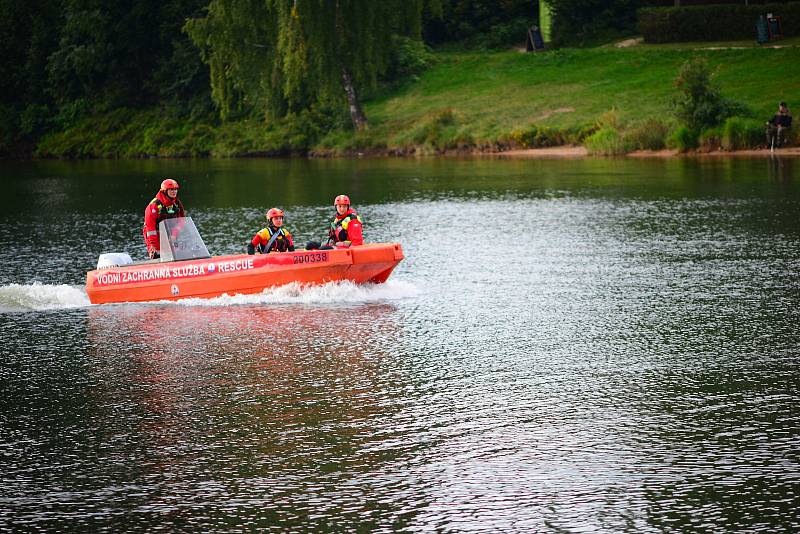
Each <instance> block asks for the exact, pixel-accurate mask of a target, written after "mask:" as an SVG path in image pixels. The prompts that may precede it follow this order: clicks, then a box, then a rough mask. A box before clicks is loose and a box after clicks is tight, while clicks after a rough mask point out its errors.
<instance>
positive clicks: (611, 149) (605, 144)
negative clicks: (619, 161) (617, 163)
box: [584, 126, 630, 156]
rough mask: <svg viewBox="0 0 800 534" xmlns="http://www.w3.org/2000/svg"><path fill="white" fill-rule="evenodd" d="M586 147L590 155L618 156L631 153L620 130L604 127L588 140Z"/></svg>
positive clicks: (585, 143)
mask: <svg viewBox="0 0 800 534" xmlns="http://www.w3.org/2000/svg"><path fill="white" fill-rule="evenodd" d="M584 146H585V147H586V150H588V151H589V153H590V154H594V155H598V156H618V155H621V154H625V153H627V152H628V151H629V148H630V147H629V146H626V143H625V139H624V138H623V136H622V135H621V134H620V132H619V130H616V129H615V128H611V127H608V126H606V127H603V128H600V129H599V130H597V131H596V132H594V133H593V134H592V135H590V136H589V137H587V138H586V140H585V141H584Z"/></svg>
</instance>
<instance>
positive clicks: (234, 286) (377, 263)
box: [86, 243, 404, 304]
mask: <svg viewBox="0 0 800 534" xmlns="http://www.w3.org/2000/svg"><path fill="white" fill-rule="evenodd" d="M403 257H404V256H403V249H402V247H401V246H400V245H399V244H397V243H374V244H368V245H361V246H358V247H351V248H341V249H333V250H301V251H296V252H283V253H272V254H256V255H247V254H237V255H232V256H215V257H212V258H205V259H196V260H186V261H174V262H163V263H160V262H148V263H142V264H135V265H127V266H124V267H111V268H107V269H97V270H94V271H89V272H88V273H86V294H87V295H88V296H89V301H90V302H91V303H92V304H105V303H111V302H143V301H157V300H176V299H182V298H190V297H193V298H213V297H218V296H220V295H224V294H228V295H234V294H253V293H260V292H262V291H264V290H265V289H267V288H270V287H277V286H281V285H286V284H290V283H292V282H297V283H300V284H324V283H328V282H337V281H343V280H349V281H352V282H355V283H357V284H363V283H367V282H372V283H383V282H385V281H386V279H387V278H388V277H389V275H390V274H391V272H392V270H393V269H394V268H395V267H396V266H397V264H398V263H399V262H400V261H401V260H402V259H403Z"/></svg>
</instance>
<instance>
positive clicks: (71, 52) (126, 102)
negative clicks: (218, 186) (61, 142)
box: [0, 0, 211, 155]
mask: <svg viewBox="0 0 800 534" xmlns="http://www.w3.org/2000/svg"><path fill="white" fill-rule="evenodd" d="M204 3H205V2H204V0H129V1H122V0H107V1H103V0H30V1H27V2H18V1H14V0H3V1H0V54H1V55H2V57H3V61H2V62H0V132H1V133H2V135H0V155H2V154H3V153H6V154H8V153H12V154H14V153H17V152H23V153H24V152H26V151H27V150H29V149H30V147H31V146H32V145H33V144H35V143H36V141H37V140H38V139H39V138H40V137H41V136H42V135H43V134H44V133H46V132H48V131H58V130H62V129H64V128H67V127H69V126H70V125H71V124H74V123H75V122H76V121H78V120H80V119H81V118H82V117H85V116H87V115H88V114H91V113H96V112H97V111H110V110H114V109H120V108H123V107H153V106H159V105H160V106H168V107H169V108H170V112H171V113H173V114H176V115H178V116H189V115H191V116H195V117H197V116H198V115H202V114H205V113H208V111H210V109H211V108H210V106H209V104H210V100H209V98H208V94H209V91H208V72H207V69H206V68H205V66H204V65H203V64H202V63H201V61H200V58H199V56H198V54H197V51H196V49H195V48H194V47H193V46H192V45H191V43H190V42H189V39H188V38H187V37H186V36H185V35H184V34H183V33H182V32H181V31H180V29H181V26H182V25H183V23H184V19H185V18H186V17H187V16H188V15H189V14H191V13H194V12H195V11H196V10H198V9H200V8H201V7H202V6H203V4H204Z"/></svg>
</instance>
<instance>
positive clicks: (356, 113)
mask: <svg viewBox="0 0 800 534" xmlns="http://www.w3.org/2000/svg"><path fill="white" fill-rule="evenodd" d="M342 85H344V92H345V93H346V94H347V104H348V106H350V119H352V121H353V127H354V128H355V129H356V130H363V129H364V128H366V127H367V116H366V115H364V111H363V110H362V109H361V103H360V102H359V101H358V95H357V94H356V88H355V87H353V78H352V77H351V76H350V72H349V71H348V70H347V69H346V68H345V67H342Z"/></svg>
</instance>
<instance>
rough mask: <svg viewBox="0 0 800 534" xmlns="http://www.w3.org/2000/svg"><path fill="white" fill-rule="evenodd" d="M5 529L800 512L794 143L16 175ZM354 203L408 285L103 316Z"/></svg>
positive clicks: (399, 527) (357, 526)
mask: <svg viewBox="0 0 800 534" xmlns="http://www.w3.org/2000/svg"><path fill="white" fill-rule="evenodd" d="M0 171H2V174H3V184H4V189H5V190H6V192H7V195H8V199H7V201H6V202H4V203H2V205H0V265H1V266H2V269H1V270H0V484H1V485H2V488H3V491H2V492H0V530H48V531H63V530H83V531H98V530H112V531H131V530H135V531H150V532H153V531H183V530H194V531H207V530H214V531H242V530H243V529H244V530H256V529H261V530H274V531H276V532H277V531H280V532H291V531H309V530H313V531H322V532H324V531H329V532H343V531H365V532H366V531H375V532H381V531H383V532H389V531H408V532H417V531H486V532H663V531H675V532H678V531H681V532H683V531H703V532H732V531H746V532H765V533H766V532H797V531H800V516H798V513H797V508H798V504H800V495H799V492H800V465H798V464H799V463H800V454H799V453H798V450H800V410H798V401H799V400H800V398H799V397H800V396H799V395H798V389H797V388H798V381H799V379H800V349H799V348H798V346H799V345H798V342H800V334H799V333H798V324H799V323H800V311H798V305H800V298H799V297H800V291H799V290H800V282H799V281H798V274H800V184H799V183H798V182H800V161H795V160H779V159H735V160H720V159H708V160H703V159H686V160H681V159H679V160H667V161H662V160H642V161H636V160H593V159H586V160H543V161H506V160H489V159H485V160H484V159H478V160H432V159H431V160H425V159H423V160H388V161H386V160H365V161H338V160H334V161H300V160H298V161H271V160H269V161H263V160H248V161H195V162H193V161H171V162H160V161H159V162H84V163H73V164H68V163H58V162H45V163H27V164H9V163H3V164H2V166H0ZM166 176H172V177H176V178H178V179H179V181H180V182H181V186H182V189H181V196H182V198H183V199H184V202H185V203H186V204H187V209H188V211H189V213H190V215H192V216H193V218H194V219H195V221H196V223H197V225H198V228H199V229H200V231H201V233H202V234H203V235H204V237H205V238H206V243H207V244H208V248H209V250H211V251H212V253H214V254H227V253H236V252H241V251H243V250H244V245H245V243H246V242H247V240H248V239H249V238H250V237H251V236H252V234H253V233H254V232H255V231H257V230H258V229H259V228H261V220H262V217H263V212H264V211H265V209H266V208H269V207H271V206H273V205H277V206H280V207H283V208H284V209H286V210H287V216H288V217H287V226H288V227H289V229H290V230H292V232H293V233H294V234H295V235H296V237H297V238H298V241H300V242H304V241H307V240H310V239H318V238H319V236H320V235H321V233H322V228H323V226H324V224H325V222H326V220H327V218H328V216H329V215H330V214H331V212H332V209H331V208H330V206H329V204H330V202H331V199H332V198H333V197H334V196H335V195H336V194H338V193H341V192H346V193H349V194H350V196H351V198H353V201H354V203H355V207H356V208H357V209H358V210H359V212H360V213H361V214H362V216H363V218H364V219H365V221H366V234H367V238H368V240H371V241H399V242H401V243H402V244H403V247H404V250H405V252H406V259H405V260H404V261H403V262H402V263H401V264H400V265H399V266H398V268H397V269H396V271H395V273H394V274H393V275H392V277H391V278H390V279H389V282H388V283H387V284H384V285H382V286H365V287H358V286H353V285H350V284H346V283H345V284H335V285H329V286H323V287H317V288H303V287H295V286H289V287H285V288H279V289H275V290H271V291H267V292H265V293H264V294H261V295H256V296H248V297H241V296H238V297H237V296H234V297H223V298H219V299H213V300H211V301H202V300H189V301H179V302H177V303H168V304H165V303H154V304H119V305H104V306H91V305H89V303H88V299H87V298H86V295H85V293H84V292H83V287H82V286H83V283H84V279H85V272H86V270H88V269H91V268H93V266H94V263H95V262H96V258H97V255H98V254H99V253H101V252H109V251H127V252H129V253H131V255H132V256H134V257H135V258H143V256H144V246H143V244H142V241H141V224H142V221H141V219H142V213H143V210H144V206H145V204H146V203H147V202H148V201H149V200H150V198H152V195H153V194H154V193H155V188H156V187H157V184H158V183H159V182H160V181H161V179H163V178H164V177H166Z"/></svg>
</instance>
